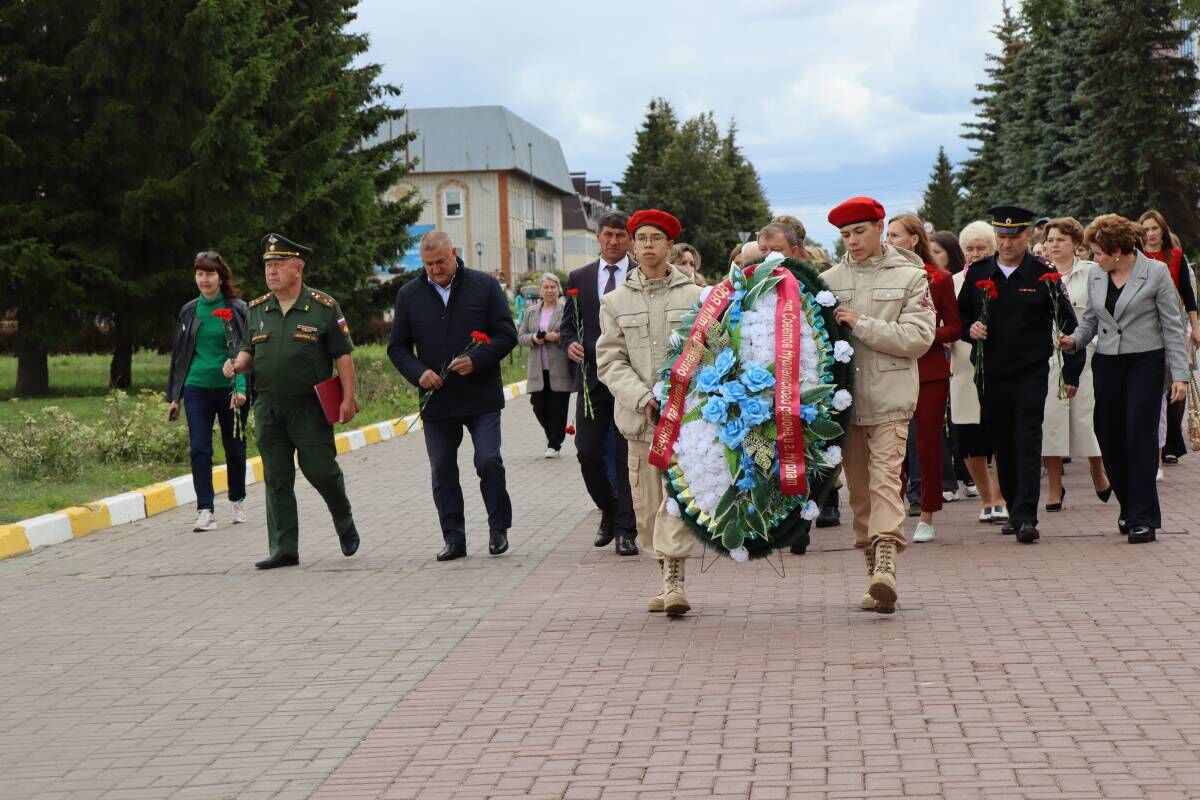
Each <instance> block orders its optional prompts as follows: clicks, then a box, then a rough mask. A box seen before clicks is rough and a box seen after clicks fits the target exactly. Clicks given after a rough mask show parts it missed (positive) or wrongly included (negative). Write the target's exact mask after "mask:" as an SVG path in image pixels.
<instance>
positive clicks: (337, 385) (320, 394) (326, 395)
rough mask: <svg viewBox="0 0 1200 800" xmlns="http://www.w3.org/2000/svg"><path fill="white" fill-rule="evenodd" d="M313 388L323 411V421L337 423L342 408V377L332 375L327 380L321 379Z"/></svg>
mask: <svg viewBox="0 0 1200 800" xmlns="http://www.w3.org/2000/svg"><path fill="white" fill-rule="evenodd" d="M313 389H315V390H316V392H317V399H318V400H320V401H321V410H322V411H324V412H325V421H326V422H328V423H329V424H330V425H334V424H336V423H337V421H338V418H339V417H340V416H341V408H342V379H341V378H339V377H338V376H337V375H334V376H333V377H332V378H330V379H329V380H327V381H321V382H320V383H318V384H317V385H316V386H314V387H313Z"/></svg>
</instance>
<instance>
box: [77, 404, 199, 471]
mask: <svg viewBox="0 0 1200 800" xmlns="http://www.w3.org/2000/svg"><path fill="white" fill-rule="evenodd" d="M95 450H96V455H97V456H98V457H99V458H100V460H101V461H107V462H119V463H122V464H146V463H150V462H156V461H161V462H167V463H187V461H188V459H189V457H190V443H189V441H188V432H187V426H186V425H179V424H172V423H170V422H167V412H166V406H165V405H164V403H163V402H162V397H161V395H159V394H157V393H155V392H153V391H150V390H148V389H145V390H143V391H142V392H141V393H139V394H138V395H137V396H136V397H131V396H129V395H127V394H126V393H125V392H122V391H113V392H111V393H109V395H108V397H106V398H104V413H103V415H102V417H101V419H100V421H98V422H97V423H96V426H95Z"/></svg>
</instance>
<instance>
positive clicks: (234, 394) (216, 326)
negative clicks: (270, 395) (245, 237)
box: [167, 250, 248, 531]
mask: <svg viewBox="0 0 1200 800" xmlns="http://www.w3.org/2000/svg"><path fill="white" fill-rule="evenodd" d="M192 266H193V275H194V278H195V281H196V288H197V289H199V290H200V296H199V297H197V298H195V299H194V300H189V301H188V302H187V303H184V304H183V308H181V309H180V310H179V321H178V322H177V323H176V325H175V344H174V347H173V348H172V350H171V373H170V378H169V383H168V384H167V400H169V401H170V403H171V409H170V412H169V414H168V418H169V419H171V420H175V419H178V418H179V403H180V400H182V401H183V408H184V411H185V413H186V414H187V423H188V436H189V438H190V439H191V451H192V484H193V486H195V488H196V509H197V511H198V512H199V516H198V517H197V519H196V525H195V527H194V528H193V530H196V531H211V530H215V529H216V527H217V522H216V517H215V514H214V508H213V499H214V498H213V482H212V457H213V446H212V430H213V419H214V418H215V419H217V420H218V421H219V422H220V424H221V441H222V442H223V443H224V445H225V460H226V464H227V467H228V476H229V499H230V501H231V502H232V503H233V508H232V511H231V515H230V520H231V521H232V522H233V523H234V524H235V525H236V524H237V523H239V522H245V521H246V512H245V509H244V508H243V507H242V503H243V501H244V500H245V499H246V440H245V437H244V436H240V437H239V436H234V416H233V415H234V414H235V413H236V414H239V415H240V416H241V424H242V426H243V430H244V426H245V424H246V412H247V410H248V408H247V405H246V398H247V394H248V393H247V389H246V376H245V375H238V376H237V379H236V385H231V384H230V381H229V379H228V378H226V377H225V376H224V375H223V374H222V373H221V367H222V366H223V365H224V363H225V359H227V358H229V357H230V355H231V354H233V353H236V351H237V348H238V346H239V345H240V343H241V341H242V338H243V335H244V333H245V331H246V313H247V308H246V303H245V301H244V300H242V299H241V292H239V291H238V288H237V285H236V283H235V282H234V280H233V272H232V270H230V268H229V264H227V263H226V262H225V259H224V258H222V256H221V254H220V253H217V252H215V251H212V250H207V251H202V252H200V253H197V254H196V258H195V259H194V261H193V264H192ZM226 309H227V310H228V312H231V313H228V314H227V315H228V316H229V317H230V318H229V321H228V323H227V322H226V321H225V320H224V319H223V318H222V313H223V312H224V311H225V310H226ZM227 324H228V325H229V326H230V327H231V328H232V331H231V334H230V337H231V338H230V340H229V341H227V340H226V330H225V326H226V325H227Z"/></svg>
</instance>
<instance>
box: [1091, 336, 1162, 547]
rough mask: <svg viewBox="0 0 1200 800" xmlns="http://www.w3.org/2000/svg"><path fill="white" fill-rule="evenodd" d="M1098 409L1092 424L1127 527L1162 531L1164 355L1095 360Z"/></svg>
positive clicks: (1101, 357)
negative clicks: (1159, 474) (1160, 451)
mask: <svg viewBox="0 0 1200 800" xmlns="http://www.w3.org/2000/svg"><path fill="white" fill-rule="evenodd" d="M1092 377H1093V379H1094V383H1095V387H1096V410H1095V412H1094V413H1093V415H1092V424H1093V426H1094V427H1095V429H1096V439H1097V440H1098V441H1099V442H1100V455H1101V458H1102V459H1103V460H1104V471H1105V472H1107V473H1108V482H1109V483H1110V484H1112V488H1113V494H1115V495H1116V496H1117V500H1118V502H1120V504H1121V517H1120V518H1121V519H1123V520H1125V521H1126V522H1127V523H1128V524H1129V527H1133V526H1135V525H1149V526H1150V527H1151V528H1158V527H1160V526H1161V525H1162V517H1161V514H1160V512H1159V507H1158V486H1157V485H1156V484H1155V482H1154V476H1155V473H1156V472H1157V471H1158V415H1159V413H1160V412H1161V403H1162V385H1163V381H1164V380H1165V378H1166V364H1165V361H1164V358H1163V351H1162V350H1151V351H1149V352H1146V353H1125V354H1123V355H1116V356H1111V355H1110V356H1106V355H1101V354H1100V353H1097V354H1096V355H1095V356H1093V357H1092Z"/></svg>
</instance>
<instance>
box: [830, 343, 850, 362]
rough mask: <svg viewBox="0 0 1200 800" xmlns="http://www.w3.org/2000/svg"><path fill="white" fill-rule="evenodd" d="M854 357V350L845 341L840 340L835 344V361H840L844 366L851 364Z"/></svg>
mask: <svg viewBox="0 0 1200 800" xmlns="http://www.w3.org/2000/svg"><path fill="white" fill-rule="evenodd" d="M853 355H854V348H853V347H851V346H850V343H849V342H847V341H846V340H845V339H839V340H838V341H836V342H834V343H833V360H834V361H840V362H841V363H843V364H849V363H850V357H851V356H853Z"/></svg>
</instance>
